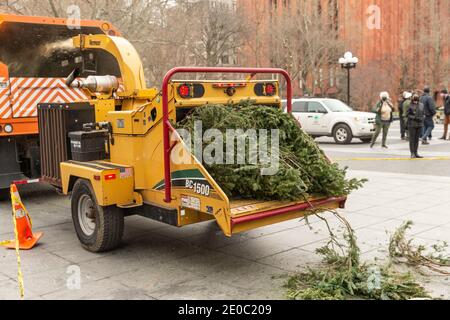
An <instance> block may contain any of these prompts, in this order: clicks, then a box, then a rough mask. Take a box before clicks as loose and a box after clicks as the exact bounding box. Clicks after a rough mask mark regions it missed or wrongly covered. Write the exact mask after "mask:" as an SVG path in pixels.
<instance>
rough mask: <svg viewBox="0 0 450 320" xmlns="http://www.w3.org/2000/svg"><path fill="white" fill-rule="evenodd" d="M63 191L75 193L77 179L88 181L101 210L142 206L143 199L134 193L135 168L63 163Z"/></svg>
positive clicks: (107, 163)
mask: <svg viewBox="0 0 450 320" xmlns="http://www.w3.org/2000/svg"><path fill="white" fill-rule="evenodd" d="M60 166H61V182H62V191H63V193H64V194H65V195H67V194H69V193H70V192H71V191H72V188H73V186H74V184H75V182H76V181H77V180H78V179H85V180H87V181H89V182H90V183H91V185H92V188H93V190H94V193H95V197H96V198H97V203H98V205H100V206H103V207H106V206H112V205H117V206H119V207H123V208H129V207H136V206H140V205H142V197H141V196H140V194H138V193H136V192H134V173H133V168H132V167H128V166H122V165H117V164H113V163H110V162H106V161H91V162H77V161H68V162H62V163H61V165H60Z"/></svg>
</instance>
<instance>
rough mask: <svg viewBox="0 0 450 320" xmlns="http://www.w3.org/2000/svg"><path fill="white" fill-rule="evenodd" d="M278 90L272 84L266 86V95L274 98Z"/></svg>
mask: <svg viewBox="0 0 450 320" xmlns="http://www.w3.org/2000/svg"><path fill="white" fill-rule="evenodd" d="M275 91H276V88H275V86H274V85H273V84H272V83H268V84H266V95H268V96H273V95H274V94H275Z"/></svg>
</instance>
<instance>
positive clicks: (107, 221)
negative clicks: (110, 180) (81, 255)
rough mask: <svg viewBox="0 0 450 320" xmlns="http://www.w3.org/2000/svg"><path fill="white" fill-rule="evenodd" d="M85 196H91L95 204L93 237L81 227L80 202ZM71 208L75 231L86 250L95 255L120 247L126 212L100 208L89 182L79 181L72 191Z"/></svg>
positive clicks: (112, 207) (118, 209)
mask: <svg viewBox="0 0 450 320" xmlns="http://www.w3.org/2000/svg"><path fill="white" fill-rule="evenodd" d="M83 195H87V196H89V197H90V198H91V200H92V201H93V203H94V210H95V229H94V232H93V234H92V235H88V234H86V233H85V232H84V231H83V230H82V228H81V226H80V221H79V216H78V202H79V201H80V198H81V197H82V196H83ZM71 208H72V220H73V224H74V227H75V231H76V233H77V236H78V239H79V240H80V242H81V245H82V246H83V247H84V248H85V249H86V250H88V251H90V252H95V253H98V252H106V251H110V250H113V249H115V248H117V247H118V246H119V245H120V243H121V241H122V236H123V229H124V210H123V209H121V208H118V207H116V206H109V207H101V206H99V205H98V204H97V199H96V198H95V193H94V191H93V189H92V186H91V183H90V182H89V181H87V180H84V179H78V180H77V182H76V183H75V185H74V187H73V191H72V199H71Z"/></svg>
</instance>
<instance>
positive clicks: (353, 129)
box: [283, 98, 375, 144]
mask: <svg viewBox="0 0 450 320" xmlns="http://www.w3.org/2000/svg"><path fill="white" fill-rule="evenodd" d="M283 103H284V106H286V100H284V101H283ZM292 114H293V115H294V117H295V118H296V119H297V120H299V121H300V123H301V125H302V127H303V130H305V132H307V133H308V134H310V135H311V136H313V137H314V138H317V137H322V136H327V137H333V138H334V140H335V141H336V143H338V144H349V143H351V142H352V140H353V138H359V139H361V140H362V141H363V142H365V143H367V142H370V140H371V138H372V135H373V133H374V131H375V125H374V124H375V114H374V113H368V112H360V111H353V109H352V108H350V107H349V106H348V105H346V104H345V103H343V102H342V101H340V100H336V99H322V98H301V99H293V100H292Z"/></svg>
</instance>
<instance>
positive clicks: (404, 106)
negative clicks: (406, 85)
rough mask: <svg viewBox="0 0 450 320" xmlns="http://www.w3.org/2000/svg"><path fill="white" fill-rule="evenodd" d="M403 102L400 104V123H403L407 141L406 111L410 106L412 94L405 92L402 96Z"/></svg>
mask: <svg viewBox="0 0 450 320" xmlns="http://www.w3.org/2000/svg"><path fill="white" fill-rule="evenodd" d="M403 96H404V97H405V101H404V102H403V104H402V118H401V119H400V121H402V122H403V125H404V128H405V130H406V137H405V138H406V139H407V140H409V130H408V109H409V106H410V105H411V98H412V93H411V92H408V91H405V93H404V95H403Z"/></svg>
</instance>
